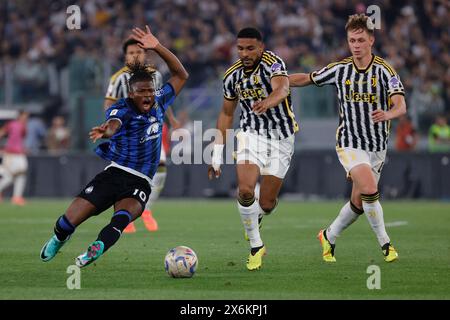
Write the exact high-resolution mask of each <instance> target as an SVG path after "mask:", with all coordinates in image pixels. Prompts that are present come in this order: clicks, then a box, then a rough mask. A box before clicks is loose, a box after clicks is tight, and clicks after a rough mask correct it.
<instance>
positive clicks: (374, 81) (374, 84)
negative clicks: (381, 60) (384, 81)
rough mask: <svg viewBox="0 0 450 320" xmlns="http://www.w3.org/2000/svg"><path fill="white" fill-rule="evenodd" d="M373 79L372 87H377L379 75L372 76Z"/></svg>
mask: <svg viewBox="0 0 450 320" xmlns="http://www.w3.org/2000/svg"><path fill="white" fill-rule="evenodd" d="M371 80H372V87H376V86H377V77H376V76H373V77H372V78H371Z"/></svg>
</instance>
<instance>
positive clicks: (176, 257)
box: [164, 246, 198, 278]
mask: <svg viewBox="0 0 450 320" xmlns="http://www.w3.org/2000/svg"><path fill="white" fill-rule="evenodd" d="M197 266H198V259H197V255H196V254H195V252H194V250H192V249H191V248H189V247H185V246H178V247H175V248H173V249H170V250H169V252H167V254H166V257H165V259H164V267H165V269H166V272H167V274H168V275H169V276H171V277H172V278H190V277H192V276H193V275H194V273H195V271H196V270H197Z"/></svg>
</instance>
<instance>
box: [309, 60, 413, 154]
mask: <svg viewBox="0 0 450 320" xmlns="http://www.w3.org/2000/svg"><path fill="white" fill-rule="evenodd" d="M310 78H311V81H312V82H313V83H314V84H316V85H318V86H322V85H325V84H330V85H335V86H336V88H337V95H338V103H339V127H338V129H337V132H336V140H337V146H338V147H340V148H343V147H351V148H355V149H362V150H366V151H372V152H373V151H382V150H385V149H386V148H387V141H388V136H389V130H390V121H383V122H379V123H374V122H373V120H372V118H371V113H372V111H374V110H376V109H381V110H384V111H387V110H389V108H390V106H391V100H390V98H391V97H392V96H393V95H396V94H401V95H405V90H404V87H403V84H402V82H401V81H400V77H399V76H398V74H397V73H396V72H395V70H394V69H393V68H392V67H391V66H390V65H389V64H388V63H387V62H386V61H384V60H383V59H382V58H380V57H378V56H375V55H372V61H371V62H370V64H369V66H368V67H367V68H366V69H364V70H360V69H358V68H357V67H356V65H355V64H354V62H353V58H352V57H349V58H346V59H344V60H341V61H339V62H335V63H331V64H329V65H328V66H326V67H325V68H323V69H321V70H319V71H315V72H313V73H311V74H310Z"/></svg>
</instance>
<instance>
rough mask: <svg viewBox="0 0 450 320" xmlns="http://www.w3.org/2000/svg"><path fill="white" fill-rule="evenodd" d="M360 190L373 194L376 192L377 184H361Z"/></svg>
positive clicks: (363, 192) (362, 192)
mask: <svg viewBox="0 0 450 320" xmlns="http://www.w3.org/2000/svg"><path fill="white" fill-rule="evenodd" d="M360 191H361V194H375V193H377V192H378V188H377V186H371V185H367V186H362V187H361V190H360Z"/></svg>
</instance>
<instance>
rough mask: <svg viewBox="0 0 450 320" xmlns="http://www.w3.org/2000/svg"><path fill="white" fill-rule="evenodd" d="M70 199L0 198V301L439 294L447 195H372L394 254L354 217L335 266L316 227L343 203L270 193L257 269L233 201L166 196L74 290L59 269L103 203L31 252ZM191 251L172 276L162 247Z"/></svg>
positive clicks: (95, 228)
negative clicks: (43, 254) (67, 235)
mask: <svg viewBox="0 0 450 320" xmlns="http://www.w3.org/2000/svg"><path fill="white" fill-rule="evenodd" d="M69 203H70V200H31V201H30V202H29V204H28V205H27V206H25V207H14V206H11V205H9V204H8V203H7V202H4V203H3V204H1V205H0V257H1V259H0V299H152V300H162V299H164V300H166V299H170V300H172V299H188V300H192V299H208V300H209V299H221V300H222V299H223V300H235V299H252V300H253V299H257V300H259V299H262V300H272V299H286V300H290V299H450V277H449V275H450V203H448V202H447V203H445V202H425V201H423V202H422V201H421V202H411V201H404V202H388V201H385V202H383V207H384V212H385V221H386V223H387V231H388V234H389V235H390V237H391V239H392V242H393V244H394V246H395V247H396V248H397V250H398V252H399V256H400V259H399V260H398V261H396V262H394V263H392V264H387V263H386V262H384V261H383V257H382V255H381V251H380V249H379V247H378V243H377V241H376V238H375V235H374V234H373V232H372V230H371V229H370V226H369V224H368V222H367V219H366V218H365V217H361V218H360V219H359V220H358V221H357V222H356V223H355V224H354V225H352V226H351V227H350V228H349V229H347V230H346V231H345V232H344V233H343V234H342V235H341V237H340V238H339V239H338V241H337V249H336V258H337V263H336V264H332V265H329V264H325V263H324V262H323V261H322V259H321V247H320V245H319V242H318V240H317V239H316V234H317V232H318V230H319V229H320V228H323V227H325V226H327V225H328V224H329V223H330V222H331V221H332V219H334V217H335V216H336V215H337V212H338V210H339V209H340V207H341V206H342V204H343V202H342V201H337V202H288V201H283V200H282V201H281V202H280V205H279V208H278V210H277V212H276V213H274V214H273V215H272V216H268V217H265V218H264V220H263V228H262V230H261V232H262V236H263V240H264V242H265V244H266V246H267V250H268V254H267V256H266V257H265V259H264V263H263V268H262V269H261V270H259V271H254V272H249V271H247V270H246V268H245V261H246V257H247V255H248V250H249V248H248V243H247V242H246V241H245V240H244V237H243V228H242V225H241V221H240V217H239V214H238V212H237V208H236V205H235V201H234V200H233V199H229V200H224V201H209V200H192V201H185V200H168V199H161V200H160V201H159V202H158V203H157V204H156V205H155V207H154V216H155V217H156V219H157V221H158V223H159V227H160V228H159V230H158V231H157V232H153V233H149V232H147V231H146V230H145V228H144V225H143V223H142V221H140V220H139V221H137V223H136V227H137V229H138V231H137V233H135V234H126V235H123V236H122V238H121V239H120V240H119V242H118V243H117V244H116V245H115V246H114V247H113V248H111V249H110V250H109V251H108V252H107V253H106V254H105V255H104V256H102V257H101V258H100V259H99V260H98V261H96V263H95V264H93V265H90V266H88V267H86V268H85V269H82V270H81V289H80V290H76V289H75V290H69V289H68V288H67V287H66V281H67V279H68V277H69V276H70V275H71V274H68V273H67V272H66V271H67V267H68V266H69V265H73V264H74V258H75V257H76V256H77V255H79V254H80V253H81V252H82V251H84V250H85V249H86V247H87V245H88V244H89V243H90V242H91V241H93V240H95V239H96V236H97V234H98V232H99V231H100V229H101V228H102V227H103V226H104V225H105V224H107V223H108V221H109V219H110V217H111V213H112V211H111V210H110V211H107V212H105V213H103V214H102V215H100V216H97V217H94V218H91V219H90V220H88V221H87V222H85V223H84V224H83V225H81V226H80V227H79V228H78V229H77V230H76V233H75V234H74V235H73V237H72V239H71V240H70V242H69V243H68V244H66V246H65V247H63V248H62V250H61V252H60V253H59V254H58V255H57V256H56V257H55V258H54V259H53V260H52V261H50V262H47V263H43V262H41V261H40V259H39V251H40V249H41V247H42V245H43V244H44V242H45V241H46V240H47V239H48V238H49V237H50V236H51V235H52V230H53V225H54V222H55V220H56V218H57V217H58V216H59V215H61V214H62V213H63V212H64V210H65V209H66V207H67V206H68V205H69ZM177 245H186V246H189V247H191V248H193V249H194V250H195V252H196V253H197V255H198V258H199V267H198V269H197V273H196V274H195V276H194V277H193V278H191V279H172V278H170V277H168V276H167V274H166V273H165V271H164V263H163V260H164V256H165V254H166V252H167V251H168V250H169V249H170V248H172V247H175V246H177ZM370 265H377V266H379V267H380V270H381V289H379V290H377V289H374V290H369V289H368V288H367V279H368V277H369V276H370V275H371V274H368V273H367V268H368V267H369V266H370Z"/></svg>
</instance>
